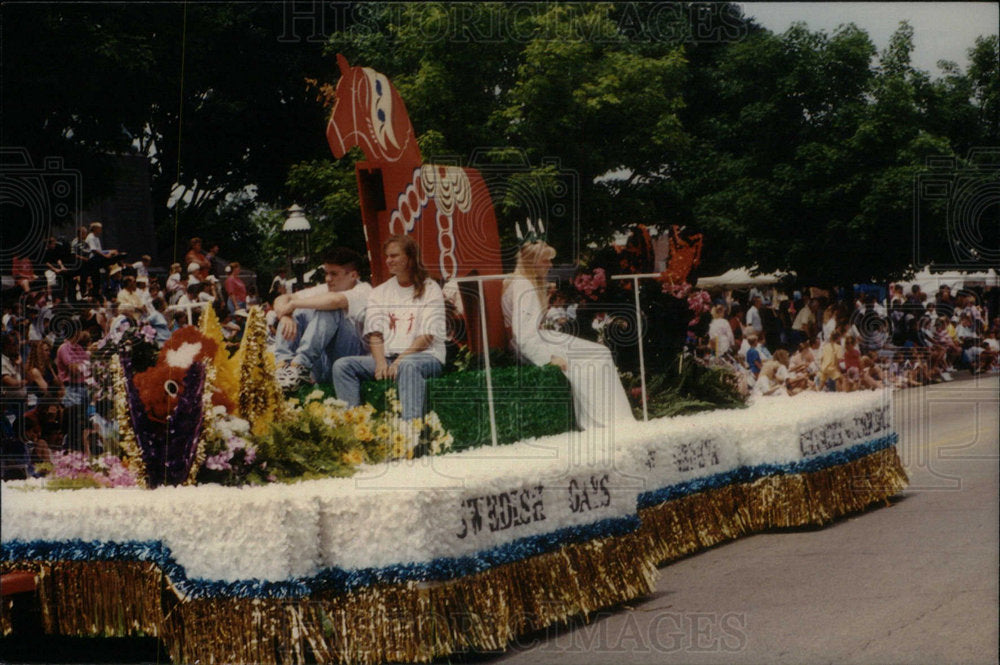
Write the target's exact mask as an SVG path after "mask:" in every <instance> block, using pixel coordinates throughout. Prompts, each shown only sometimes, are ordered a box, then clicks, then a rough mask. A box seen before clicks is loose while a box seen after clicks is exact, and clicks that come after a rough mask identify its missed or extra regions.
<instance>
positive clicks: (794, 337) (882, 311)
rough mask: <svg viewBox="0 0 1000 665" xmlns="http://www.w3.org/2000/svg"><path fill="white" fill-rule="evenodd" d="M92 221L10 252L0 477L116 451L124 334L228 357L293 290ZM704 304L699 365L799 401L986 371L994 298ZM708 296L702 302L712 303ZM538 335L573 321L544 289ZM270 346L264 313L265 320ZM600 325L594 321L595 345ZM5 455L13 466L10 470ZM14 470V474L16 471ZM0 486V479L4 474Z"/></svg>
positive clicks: (692, 335)
mask: <svg viewBox="0 0 1000 665" xmlns="http://www.w3.org/2000/svg"><path fill="white" fill-rule="evenodd" d="M101 237H102V228H101V225H100V224H99V223H93V224H91V225H90V226H88V227H80V228H79V229H78V233H77V236H76V238H75V239H74V240H73V241H72V242H71V243H68V244H61V243H59V242H58V241H57V240H56V238H54V237H52V238H48V239H47V241H46V245H45V251H44V254H43V255H42V258H41V260H40V261H39V264H38V265H35V264H33V262H32V261H31V260H30V259H28V258H26V257H24V256H15V257H14V259H13V261H12V263H11V271H10V275H9V276H5V278H4V279H5V281H4V293H3V326H2V329H3V393H2V396H3V400H2V402H3V411H4V418H3V420H2V421H0V425H2V434H3V447H4V449H3V455H2V458H3V460H4V474H6V475H9V474H10V473H15V474H16V473H18V472H20V473H25V472H30V469H31V467H32V463H38V462H45V461H47V460H48V459H49V456H50V454H51V452H52V451H55V450H80V451H83V452H86V453H98V452H100V451H102V450H108V449H109V448H113V447H114V445H115V441H116V430H117V428H116V427H115V425H114V418H113V417H112V412H113V406H112V400H111V398H110V381H109V379H108V376H107V371H106V365H107V362H108V360H109V359H110V355H111V352H113V351H114V350H115V349H116V348H117V345H118V344H119V343H120V342H121V340H122V339H123V337H125V336H126V335H127V334H132V335H137V336H140V337H142V338H143V339H145V340H146V341H147V343H149V344H151V345H153V347H154V348H158V347H160V346H162V345H163V343H164V342H165V341H166V340H167V338H168V337H169V336H170V334H171V333H172V332H173V331H174V330H176V329H178V328H180V327H182V326H184V325H187V324H188V323H197V317H198V315H199V313H200V312H201V311H203V308H205V307H213V308H214V309H215V310H216V312H217V314H218V317H219V320H220V322H221V323H222V327H223V332H224V335H225V336H226V338H227V344H229V345H231V347H232V348H235V347H236V345H238V343H239V340H240V338H241V335H242V328H243V325H244V324H245V322H246V316H247V312H248V309H249V308H250V307H251V306H253V305H257V304H263V305H265V309H269V307H267V306H268V303H273V302H274V300H275V298H277V297H278V296H280V295H282V294H284V293H286V292H288V291H289V290H290V287H291V281H290V280H288V279H286V278H285V273H284V271H282V270H279V271H278V274H277V276H275V278H274V280H273V281H272V282H271V284H270V287H269V289H268V292H267V293H266V299H265V300H264V301H262V300H261V299H260V297H259V296H258V294H257V290H256V284H255V283H254V282H253V280H250V279H247V277H248V275H252V273H248V271H246V270H244V269H242V268H241V266H240V264H239V263H238V262H235V261H234V262H226V261H224V260H222V259H221V257H220V256H219V248H218V246H217V245H209V248H208V250H207V251H206V250H205V248H204V244H203V242H202V240H201V239H200V238H191V239H190V241H189V243H188V247H187V251H186V253H185V254H184V259H183V261H182V262H177V263H173V264H171V265H170V266H169V267H168V268H167V267H164V266H154V265H152V261H151V258H150V257H149V256H145V255H144V256H141V257H138V259H137V260H133V257H128V256H126V255H125V254H123V253H121V252H118V251H117V250H115V249H108V248H105V247H104V246H103V243H102V239H101ZM700 295H706V297H705V298H704V299H703V300H704V301H705V302H707V303H709V304H710V307H709V308H708V309H706V310H705V311H702V312H700V313H699V314H698V315H697V316H696V317H695V319H694V320H693V321H692V322H691V324H690V326H689V329H688V344H689V346H690V348H692V349H693V350H694V351H695V353H696V354H697V355H698V356H699V358H701V359H702V360H703V361H704V362H705V363H708V364H716V365H725V366H728V367H731V368H734V369H735V370H736V372H737V375H738V377H739V382H740V385H741V389H742V390H743V391H744V393H745V394H747V395H751V396H753V398H754V399H756V398H757V397H760V396H766V395H778V394H787V395H794V394H796V393H800V392H803V391H852V390H866V389H867V390H874V389H880V388H886V387H889V388H904V387H908V386H921V385H927V384H930V383H935V382H939V381H950V380H952V379H953V378H954V376H955V373H956V372H957V371H960V370H965V371H968V372H971V373H973V374H976V373H979V372H997V371H998V356H1000V345H998V341H997V336H998V332H1000V316H998V314H1000V312H998V295H997V290H996V289H995V288H993V289H989V290H986V291H983V290H982V289H980V290H977V291H958V292H957V293H955V294H953V293H952V291H951V289H950V288H948V287H942V288H941V289H940V290H939V291H938V292H937V293H936V294H934V295H933V296H929V295H928V294H925V293H923V292H922V291H921V290H920V288H919V287H918V286H916V285H913V286H912V287H910V288H908V289H906V288H904V286H903V285H902V284H894V285H890V288H889V291H888V293H887V294H886V295H884V296H883V297H881V298H879V297H878V296H877V295H876V294H875V293H874V292H872V291H866V290H863V289H859V290H857V291H855V292H844V291H841V290H833V291H823V290H820V289H809V290H807V291H803V292H799V291H795V292H794V293H791V294H790V296H789V297H784V296H781V295H780V294H778V293H777V292H776V291H772V292H771V293H770V294H769V295H771V297H774V298H775V300H774V301H772V300H771V299H769V298H768V297H765V295H764V294H763V293H761V292H759V291H756V290H750V291H749V292H748V293H746V295H745V296H744V297H735V296H733V294H731V293H720V294H714V293H713V294H700ZM711 296H714V299H712V297H711ZM555 297H556V301H555V302H554V303H553V306H552V307H551V308H550V310H549V312H548V317H549V318H548V320H547V325H548V326H551V327H559V326H560V325H562V324H564V323H565V322H566V320H567V319H570V318H573V317H574V316H575V314H576V312H575V309H576V306H575V305H573V304H568V303H569V301H568V300H567V299H566V298H565V295H564V294H560V293H557V294H556V296H555ZM268 317H269V318H268V321H269V323H270V326H271V328H272V336H273V335H274V329H275V326H276V323H277V322H276V317H275V316H274V312H273V311H270V312H269V314H268ZM604 323H606V321H605V319H603V318H601V317H597V318H595V319H594V327H595V330H597V331H598V338H599V339H600V338H601V335H600V332H601V325H602V324H604ZM12 459H14V460H16V459H23V460H25V463H24V464H21V465H18V464H13V465H12V464H11V463H10V461H11V460H12ZM18 466H20V471H18ZM5 477H6V476H5Z"/></svg>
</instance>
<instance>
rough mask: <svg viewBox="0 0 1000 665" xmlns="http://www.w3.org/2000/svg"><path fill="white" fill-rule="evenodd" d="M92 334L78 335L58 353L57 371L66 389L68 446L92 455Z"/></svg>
mask: <svg viewBox="0 0 1000 665" xmlns="http://www.w3.org/2000/svg"><path fill="white" fill-rule="evenodd" d="M89 346H90V333H89V332H87V331H86V330H83V329H82V328H80V329H77V330H76V331H74V333H73V334H72V336H70V337H69V338H68V339H67V340H66V341H65V342H63V343H62V344H61V345H60V346H59V350H58V351H56V370H57V371H58V373H59V379H60V380H61V381H62V382H63V385H64V386H65V393H64V395H63V407H65V414H66V421H67V445H68V446H69V447H70V448H72V449H73V450H82V451H83V452H85V453H87V454H90V441H89V438H90V437H89V428H88V423H87V408H88V407H89V406H90V394H89V389H88V387H87V384H88V383H89V381H90V378H91V376H90V351H88V350H87V347H89Z"/></svg>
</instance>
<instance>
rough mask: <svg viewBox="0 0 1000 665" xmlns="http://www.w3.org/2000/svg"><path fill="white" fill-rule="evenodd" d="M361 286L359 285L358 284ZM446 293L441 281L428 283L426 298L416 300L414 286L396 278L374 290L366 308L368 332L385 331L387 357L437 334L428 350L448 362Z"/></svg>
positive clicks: (383, 335)
mask: <svg viewBox="0 0 1000 665" xmlns="http://www.w3.org/2000/svg"><path fill="white" fill-rule="evenodd" d="M355 288H357V287H355ZM447 330H448V329H447V325H446V323H445V312H444V295H443V294H442V293H441V287H439V286H438V285H437V282H435V281H433V280H431V279H428V280H427V281H426V282H424V297H423V298H421V299H420V300H415V299H414V297H413V287H412V286H406V287H403V286H400V285H399V282H398V281H397V279H396V278H395V277H391V278H390V279H389V280H387V281H385V282H383V283H382V284H379V285H378V286H377V287H375V288H374V289H372V292H371V296H370V297H369V298H368V307H367V308H366V311H365V326H364V335H368V334H370V333H373V332H378V333H382V339H383V340H384V344H385V354H386V355H387V356H392V355H398V354H400V353H402V352H403V351H406V350H407V349H408V348H410V345H411V344H413V341H414V340H415V339H416V338H417V337H420V336H421V335H431V336H433V341H432V342H431V345H430V346H429V347H428V348H427V349H425V351H426V352H427V353H430V354H431V355H432V356H434V357H435V358H437V360H438V361H439V362H441V363H442V364H443V363H444V359H445V348H444V341H445V335H446V334H447Z"/></svg>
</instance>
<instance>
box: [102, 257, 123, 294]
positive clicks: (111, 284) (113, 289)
mask: <svg viewBox="0 0 1000 665" xmlns="http://www.w3.org/2000/svg"><path fill="white" fill-rule="evenodd" d="M121 290H122V267H121V266H120V265H118V264H117V263H113V264H112V265H111V267H110V268H108V278H107V280H106V281H105V282H104V297H105V298H107V299H108V300H116V299H117V298H118V292H119V291H121Z"/></svg>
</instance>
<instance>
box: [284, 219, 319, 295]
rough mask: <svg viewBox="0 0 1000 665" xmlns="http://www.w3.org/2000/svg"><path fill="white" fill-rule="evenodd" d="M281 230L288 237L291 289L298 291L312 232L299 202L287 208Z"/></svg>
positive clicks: (303, 278)
mask: <svg viewBox="0 0 1000 665" xmlns="http://www.w3.org/2000/svg"><path fill="white" fill-rule="evenodd" d="M281 232H282V233H283V234H285V237H286V238H287V239H288V262H289V263H290V264H291V266H292V272H293V273H295V287H294V288H293V289H292V290H293V291H298V290H299V289H301V288H302V287H303V282H304V281H305V273H306V265H308V263H309V234H310V233H312V226H310V225H309V220H308V219H306V214H305V211H304V210H303V209H302V207H301V206H299V204H297V203H296V204H294V205H292V207H291V208H289V209H288V218H287V219H285V223H284V224H283V225H282V227H281Z"/></svg>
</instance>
